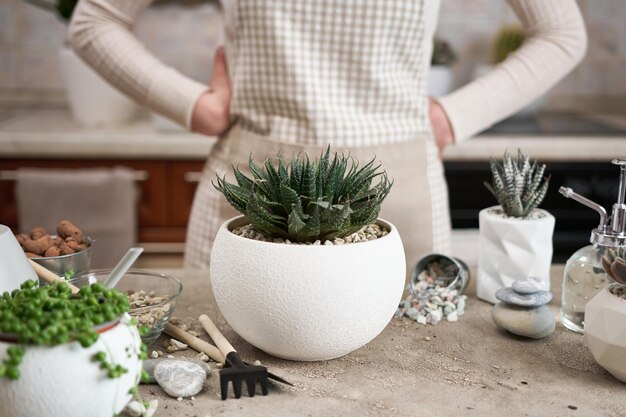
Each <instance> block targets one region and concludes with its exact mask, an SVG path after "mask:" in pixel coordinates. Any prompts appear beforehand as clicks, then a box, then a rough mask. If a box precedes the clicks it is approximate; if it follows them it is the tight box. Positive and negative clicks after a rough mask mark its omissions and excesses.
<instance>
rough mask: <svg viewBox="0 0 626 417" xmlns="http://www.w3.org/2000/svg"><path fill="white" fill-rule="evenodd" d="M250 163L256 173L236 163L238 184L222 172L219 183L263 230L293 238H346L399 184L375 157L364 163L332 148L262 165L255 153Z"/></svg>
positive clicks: (367, 220) (375, 212) (374, 214)
mask: <svg viewBox="0 0 626 417" xmlns="http://www.w3.org/2000/svg"><path fill="white" fill-rule="evenodd" d="M248 166H249V168H250V172H251V173H252V177H251V178H250V177H248V176H246V175H245V174H244V173H242V172H241V170H240V169H239V168H238V167H233V173H234V176H235V179H236V181H237V184H231V183H229V182H227V181H226V179H225V177H224V178H220V177H219V176H218V178H217V184H214V186H215V188H216V189H217V190H219V191H220V192H221V193H222V194H224V196H225V197H226V200H227V201H228V202H229V203H230V205H231V206H233V207H234V208H235V209H236V210H237V211H239V212H240V213H242V214H244V215H245V216H246V217H247V218H248V220H249V221H250V223H251V224H252V226H253V227H254V229H255V230H256V231H257V232H259V233H261V234H263V235H265V236H267V237H271V238H284V239H289V240H290V241H292V242H307V241H311V242H312V241H315V240H330V239H333V238H335V237H343V236H347V235H350V234H352V233H354V232H356V231H358V230H359V229H361V228H362V227H363V226H365V225H368V224H370V223H372V222H373V221H374V220H375V219H376V218H377V217H378V213H379V212H380V207H381V204H382V202H383V200H384V199H385V197H386V196H387V194H388V193H389V191H390V189H391V186H392V184H393V181H390V180H389V179H388V177H387V173H386V171H384V170H381V169H380V165H376V164H375V163H374V160H371V161H369V162H368V163H366V164H365V165H363V166H362V167H359V164H358V162H357V161H356V160H355V159H354V158H353V157H350V156H346V155H344V154H341V155H339V154H337V153H336V152H333V154H332V157H331V152H330V147H328V148H327V149H326V150H325V152H322V154H321V155H320V157H319V159H315V160H314V161H311V160H309V157H308V156H307V155H306V154H300V155H297V156H294V158H293V159H292V160H291V161H290V162H289V163H285V162H284V161H283V160H282V158H280V156H279V157H277V158H274V159H272V158H270V157H268V158H267V159H265V162H264V163H263V164H262V166H260V165H258V164H257V163H255V162H254V161H253V160H252V158H250V159H249V161H248ZM375 180H377V181H375Z"/></svg>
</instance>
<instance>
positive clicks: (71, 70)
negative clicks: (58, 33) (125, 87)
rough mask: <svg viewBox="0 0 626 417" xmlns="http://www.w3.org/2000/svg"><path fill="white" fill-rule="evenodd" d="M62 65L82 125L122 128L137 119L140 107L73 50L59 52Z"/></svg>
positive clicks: (73, 108) (75, 115) (74, 111)
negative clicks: (118, 126) (121, 126)
mask: <svg viewBox="0 0 626 417" xmlns="http://www.w3.org/2000/svg"><path fill="white" fill-rule="evenodd" d="M59 65H60V67H61V74H62V76H63V79H64V81H65V88H66V90H67V98H68V104H69V107H70V112H71V114H72V117H73V118H74V121H76V123H78V124H79V125H81V126H83V127H101V126H109V125H119V124H123V123H125V122H127V121H129V120H131V119H133V118H134V117H135V116H136V114H137V110H138V106H137V105H136V104H135V103H134V102H133V101H132V100H131V99H129V98H128V97H126V96H125V95H123V94H122V93H120V92H119V91H118V90H116V89H115V88H114V87H113V86H111V85H110V84H109V83H108V82H107V81H105V80H104V79H103V78H102V77H101V76H100V75H99V74H98V73H96V72H95V71H94V70H93V69H92V68H91V67H89V66H88V65H87V64H85V63H84V62H83V60H82V59H81V58H80V57H79V56H78V55H76V53H75V52H74V50H73V49H71V48H69V47H63V48H61V49H60V50H59Z"/></svg>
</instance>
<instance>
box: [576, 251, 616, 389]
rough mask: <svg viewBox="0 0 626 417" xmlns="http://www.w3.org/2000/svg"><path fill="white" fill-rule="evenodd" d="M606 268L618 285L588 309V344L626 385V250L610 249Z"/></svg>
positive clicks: (604, 260) (603, 292)
mask: <svg viewBox="0 0 626 417" xmlns="http://www.w3.org/2000/svg"><path fill="white" fill-rule="evenodd" d="M602 266H603V267H604V271H605V272H606V273H607V275H608V276H609V277H610V278H612V279H613V281H614V282H613V283H612V284H610V285H609V286H607V287H605V288H604V289H602V290H601V291H600V292H599V293H598V294H596V295H595V296H594V297H593V298H592V299H591V301H589V302H588V303H587V305H586V307H585V341H586V343H587V346H589V351H590V352H591V354H592V356H593V358H594V359H595V360H596V362H598V364H599V365H600V366H602V367H603V368H604V369H606V370H607V371H609V372H610V373H611V374H612V375H613V376H614V377H615V378H617V379H619V380H620V381H622V382H626V361H625V360H624V357H626V247H623V246H622V247H620V248H616V249H608V250H607V253H606V254H605V255H604V256H603V257H602Z"/></svg>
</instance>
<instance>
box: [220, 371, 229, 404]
mask: <svg viewBox="0 0 626 417" xmlns="http://www.w3.org/2000/svg"><path fill="white" fill-rule="evenodd" d="M220 391H221V393H222V401H223V400H225V399H226V398H227V397H228V379H226V378H222V377H221V376H220Z"/></svg>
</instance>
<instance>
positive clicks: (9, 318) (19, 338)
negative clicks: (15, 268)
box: [0, 281, 147, 380]
mask: <svg viewBox="0 0 626 417" xmlns="http://www.w3.org/2000/svg"><path fill="white" fill-rule="evenodd" d="M129 309H130V306H129V304H128V298H127V297H126V295H125V294H123V293H121V292H119V291H118V290H116V289H109V288H105V287H104V285H103V284H102V283H96V284H93V285H91V286H84V287H82V288H81V289H80V291H79V292H78V294H76V295H72V292H71V290H70V288H69V287H68V286H67V285H66V284H65V283H64V282H55V283H54V284H52V285H49V286H43V287H40V286H39V283H38V282H36V281H26V282H24V283H23V284H22V285H21V287H20V289H16V290H14V291H13V292H11V293H9V292H4V293H3V294H2V297H1V298H0V333H3V334H5V335H6V336H7V337H9V338H11V339H14V340H15V345H14V346H11V347H9V348H8V349H7V357H6V358H5V359H4V361H3V363H2V364H1V365H0V378H2V377H5V378H8V379H12V380H16V379H18V378H19V377H20V371H19V365H20V363H21V362H22V359H23V357H24V354H25V352H26V349H27V348H28V346H51V347H52V346H58V345H61V344H64V343H68V342H72V341H76V342H78V343H80V344H81V346H83V347H84V348H87V347H90V346H92V345H93V344H94V343H96V341H97V340H98V337H99V335H98V332H97V331H96V330H95V327H96V326H98V325H101V324H105V323H109V322H114V321H115V320H117V319H118V318H119V317H120V316H122V315H123V314H124V313H126V312H128V310H129ZM131 324H133V325H135V326H136V321H134V322H133V321H132V320H131ZM146 330H147V329H143V328H140V329H139V331H140V333H142V332H145V331H146ZM139 357H140V359H142V360H143V359H145V358H146V357H147V348H146V346H145V345H144V344H142V346H141V349H140V352H139ZM93 359H94V361H95V362H97V363H99V364H100V368H101V369H103V370H104V371H106V373H107V376H108V377H109V378H118V377H120V376H121V375H123V374H124V373H126V372H128V370H127V369H125V368H124V367H122V366H120V365H116V364H112V363H110V362H109V361H108V360H107V357H106V354H105V353H104V352H98V353H96V354H95V355H94V358H93ZM142 378H144V375H142Z"/></svg>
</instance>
